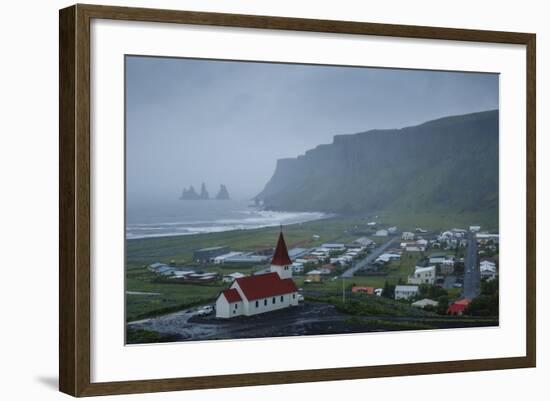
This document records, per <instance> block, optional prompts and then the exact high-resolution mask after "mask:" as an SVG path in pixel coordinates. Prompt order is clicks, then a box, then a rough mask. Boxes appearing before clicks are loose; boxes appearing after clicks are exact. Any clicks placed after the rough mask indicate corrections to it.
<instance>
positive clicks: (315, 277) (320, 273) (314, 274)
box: [306, 268, 330, 282]
mask: <svg viewBox="0 0 550 401" xmlns="http://www.w3.org/2000/svg"><path fill="white" fill-rule="evenodd" d="M329 274H330V270H329V269H326V268H321V269H315V270H310V271H308V272H307V273H306V280H309V281H315V282H318V281H321V280H323V277H324V276H327V275H329Z"/></svg>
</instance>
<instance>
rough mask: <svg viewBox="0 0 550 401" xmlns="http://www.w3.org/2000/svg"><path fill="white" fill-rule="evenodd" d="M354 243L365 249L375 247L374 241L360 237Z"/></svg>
mask: <svg viewBox="0 0 550 401" xmlns="http://www.w3.org/2000/svg"><path fill="white" fill-rule="evenodd" d="M353 243H354V244H357V245H360V246H364V247H367V246H371V245H374V241H373V240H371V239H369V238H368V237H359V238H357V239H355V240H353Z"/></svg>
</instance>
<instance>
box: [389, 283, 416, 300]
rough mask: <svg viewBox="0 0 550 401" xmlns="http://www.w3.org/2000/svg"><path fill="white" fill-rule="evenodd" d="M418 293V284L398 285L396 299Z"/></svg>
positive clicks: (406, 297) (407, 297)
mask: <svg viewBox="0 0 550 401" xmlns="http://www.w3.org/2000/svg"><path fill="white" fill-rule="evenodd" d="M416 294H418V286H417V285H396V286H395V299H409V298H412V297H414V296H415V295H416Z"/></svg>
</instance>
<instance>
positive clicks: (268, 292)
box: [216, 232, 298, 319]
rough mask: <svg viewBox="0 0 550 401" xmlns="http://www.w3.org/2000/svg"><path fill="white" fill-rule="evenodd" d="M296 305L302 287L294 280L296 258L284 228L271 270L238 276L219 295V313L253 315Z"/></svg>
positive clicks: (227, 315) (217, 305) (217, 303)
mask: <svg viewBox="0 0 550 401" xmlns="http://www.w3.org/2000/svg"><path fill="white" fill-rule="evenodd" d="M295 305H298V288H297V287H296V284H295V283H294V281H293V280H292V261H291V260H290V257H289V256H288V250H287V247H286V244H285V240H284V237H283V233H282V232H281V233H280V234H279V240H278V242H277V247H276V249H275V253H274V254H273V258H272V260H271V266H270V272H269V273H265V274H260V275H252V276H247V277H241V278H237V279H235V280H234V281H233V283H232V284H231V286H230V287H229V288H228V289H226V290H223V291H222V292H221V293H220V294H219V295H218V298H217V299H216V317H217V318H224V319H228V318H233V317H236V316H252V315H257V314H260V313H266V312H271V311H274V310H278V309H283V308H288V307H290V306H295Z"/></svg>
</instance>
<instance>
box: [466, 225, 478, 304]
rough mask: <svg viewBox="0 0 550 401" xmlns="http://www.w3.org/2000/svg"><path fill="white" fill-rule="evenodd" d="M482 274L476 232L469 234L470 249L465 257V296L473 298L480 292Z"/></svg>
mask: <svg viewBox="0 0 550 401" xmlns="http://www.w3.org/2000/svg"><path fill="white" fill-rule="evenodd" d="M480 281H481V275H480V272H479V265H478V263H477V241H476V239H475V234H472V233H470V234H469V235H468V249H467V250H466V255H465V258H464V291H463V295H464V298H469V299H473V298H475V297H477V296H478V295H479V293H480Z"/></svg>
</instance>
